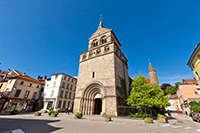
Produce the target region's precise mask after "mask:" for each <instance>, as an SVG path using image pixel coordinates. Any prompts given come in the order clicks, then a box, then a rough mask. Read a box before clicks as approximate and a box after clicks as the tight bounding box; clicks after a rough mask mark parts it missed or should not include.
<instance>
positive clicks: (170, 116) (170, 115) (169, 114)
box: [167, 109, 171, 117]
mask: <svg viewBox="0 0 200 133" xmlns="http://www.w3.org/2000/svg"><path fill="white" fill-rule="evenodd" d="M167 113H168V116H169V117H171V114H170V111H169V109H168V110H167Z"/></svg>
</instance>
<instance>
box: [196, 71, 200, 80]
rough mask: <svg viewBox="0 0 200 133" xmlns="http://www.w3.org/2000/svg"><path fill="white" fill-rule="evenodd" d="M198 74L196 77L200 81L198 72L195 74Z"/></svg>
mask: <svg viewBox="0 0 200 133" xmlns="http://www.w3.org/2000/svg"><path fill="white" fill-rule="evenodd" d="M195 73H196V75H197V79H198V80H199V74H198V72H195Z"/></svg>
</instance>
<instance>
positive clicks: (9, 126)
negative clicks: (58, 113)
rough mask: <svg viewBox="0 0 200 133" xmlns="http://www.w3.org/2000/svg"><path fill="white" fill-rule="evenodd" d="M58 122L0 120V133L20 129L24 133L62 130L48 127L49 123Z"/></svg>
mask: <svg viewBox="0 0 200 133" xmlns="http://www.w3.org/2000/svg"><path fill="white" fill-rule="evenodd" d="M59 121H60V120H30V119H11V118H1V119H0V123H1V124H0V125H1V126H0V133H4V132H7V131H11V130H16V129H21V130H22V131H24V132H25V133H49V132H53V131H56V130H59V129H62V128H57V127H53V126H50V125H49V123H52V122H59Z"/></svg>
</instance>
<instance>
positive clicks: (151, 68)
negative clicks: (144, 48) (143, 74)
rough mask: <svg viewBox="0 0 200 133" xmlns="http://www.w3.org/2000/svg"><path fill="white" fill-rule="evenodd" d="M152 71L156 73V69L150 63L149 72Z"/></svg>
mask: <svg viewBox="0 0 200 133" xmlns="http://www.w3.org/2000/svg"><path fill="white" fill-rule="evenodd" d="M150 71H155V69H154V68H153V66H152V65H151V63H150V62H149V72H150Z"/></svg>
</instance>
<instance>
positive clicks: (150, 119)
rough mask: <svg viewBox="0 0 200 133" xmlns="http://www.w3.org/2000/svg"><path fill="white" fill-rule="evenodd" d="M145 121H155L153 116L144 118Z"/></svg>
mask: <svg viewBox="0 0 200 133" xmlns="http://www.w3.org/2000/svg"><path fill="white" fill-rule="evenodd" d="M144 122H145V123H153V118H151V117H146V118H145V119H144Z"/></svg>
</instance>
